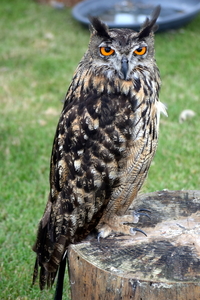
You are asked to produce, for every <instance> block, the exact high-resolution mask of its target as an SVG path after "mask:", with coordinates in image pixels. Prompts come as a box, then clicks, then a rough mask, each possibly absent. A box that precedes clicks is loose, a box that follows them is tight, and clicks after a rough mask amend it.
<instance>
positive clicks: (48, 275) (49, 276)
mask: <svg viewBox="0 0 200 300" xmlns="http://www.w3.org/2000/svg"><path fill="white" fill-rule="evenodd" d="M39 267H40V271H39ZM39 272H40V274H39V286H40V289H41V290H44V288H45V287H46V286H47V288H50V287H52V285H53V283H54V281H55V277H56V274H57V270H56V271H55V272H49V271H47V270H46V269H45V267H44V266H43V265H40V264H39V259H38V257H37V258H36V260H35V266H34V272H33V281H32V286H33V285H34V284H35V282H36V279H37V277H38V273H39Z"/></svg>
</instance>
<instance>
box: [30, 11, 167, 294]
mask: <svg viewBox="0 0 200 300" xmlns="http://www.w3.org/2000/svg"><path fill="white" fill-rule="evenodd" d="M159 12H160V8H159V7H158V8H157V9H156V10H155V13H154V16H153V17H152V19H151V20H148V19H147V20H146V22H145V24H144V25H143V27H142V29H141V30H140V32H139V33H138V32H135V31H133V30H130V29H111V30H109V29H108V28H107V26H106V25H105V24H103V23H101V22H100V21H99V20H98V19H96V18H92V19H91V23H92V34H91V40H90V44H89V47H88V51H87V52H86V54H85V55H84V57H83V59H82V60H81V62H80V63H79V65H78V68H77V70H76V72H75V75H74V77H73V79H72V83H71V85H70V87H69V90H68V92H67V95H66V99H65V103H64V107H63V111H62V113H61V117H60V120H59V123H58V127H57V131H56V134H55V139H54V143H53V150H52V158H51V171H50V194H49V199H48V203H47V206H46V210H45V213H44V216H43V218H42V220H41V221H40V224H39V229H38V237H37V240H36V244H35V246H34V251H35V252H36V253H37V260H36V266H35V272H34V281H35V279H36V277H37V272H38V266H39V267H40V287H41V289H43V288H44V286H45V285H46V284H47V285H51V284H52V283H53V281H54V278H55V275H56V272H57V269H58V267H59V265H60V262H61V260H62V257H63V255H64V253H65V251H66V250H67V247H68V245H69V244H70V243H77V242H80V241H82V240H83V239H84V238H86V237H87V235H88V234H89V233H90V232H91V231H92V230H94V229H95V228H96V229H97V230H98V232H99V237H102V238H105V237H107V236H108V235H109V234H110V233H111V232H113V231H117V232H123V233H128V234H131V230H130V227H128V226H127V225H125V224H123V222H126V221H134V216H130V215H129V216H126V215H125V213H126V211H127V209H128V208H129V206H130V204H131V203H132V201H133V200H134V198H135V197H136V196H137V193H138V191H139V190H140V188H141V186H142V184H143V182H144V180H145V178H146V176H147V173H148V170H149V167H150V164H151V161H152V158H153V156H154V154H155V151H156V147H157V139H158V125H159V115H160V111H162V110H163V111H165V110H164V106H163V105H162V104H161V103H160V102H159V99H158V97H159V89H160V76H159V71H158V68H157V66H156V62H155V58H154V37H153V32H154V31H155V29H156V25H155V22H156V19H157V17H158V15H159Z"/></svg>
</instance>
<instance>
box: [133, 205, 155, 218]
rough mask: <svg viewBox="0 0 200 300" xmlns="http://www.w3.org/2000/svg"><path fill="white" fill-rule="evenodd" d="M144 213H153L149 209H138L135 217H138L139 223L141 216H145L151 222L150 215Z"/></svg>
mask: <svg viewBox="0 0 200 300" xmlns="http://www.w3.org/2000/svg"><path fill="white" fill-rule="evenodd" d="M143 211H147V212H151V211H150V210H149V209H145V208H144V209H138V210H136V211H135V212H134V213H133V215H134V217H136V218H137V220H138V221H139V217H140V216H145V217H147V218H148V219H150V220H151V217H150V215H149V214H147V213H144V212H143Z"/></svg>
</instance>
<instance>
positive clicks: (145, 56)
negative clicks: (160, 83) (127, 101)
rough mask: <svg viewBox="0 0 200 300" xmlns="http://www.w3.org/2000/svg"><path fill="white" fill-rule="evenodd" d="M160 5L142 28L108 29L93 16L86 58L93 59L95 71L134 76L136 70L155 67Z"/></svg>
mask: <svg viewBox="0 0 200 300" xmlns="http://www.w3.org/2000/svg"><path fill="white" fill-rule="evenodd" d="M159 14H160V6H158V7H156V9H155V11H154V12H153V14H152V17H151V19H150V20H149V19H148V18H147V19H146V21H145V22H144V24H143V25H142V27H141V30H140V31H139V32H136V31H134V30H131V29H124V28H123V29H109V28H108V27H107V26H106V24H104V23H102V22H101V21H100V20H99V19H98V18H96V17H92V18H91V19H90V21H91V32H92V34H91V40H90V44H89V49H88V51H87V53H86V56H85V58H87V59H88V60H89V61H90V62H92V65H93V67H94V68H95V69H96V71H97V72H98V73H99V72H101V73H102V72H103V75H104V76H107V77H108V78H111V77H113V76H118V77H119V78H120V79H122V80H132V78H133V76H134V70H136V69H137V68H141V67H145V68H148V69H150V70H151V69H152V68H153V67H154V66H155V59H154V32H155V30H156V29H157V28H158V26H157V25H156V20H157V18H158V16H159Z"/></svg>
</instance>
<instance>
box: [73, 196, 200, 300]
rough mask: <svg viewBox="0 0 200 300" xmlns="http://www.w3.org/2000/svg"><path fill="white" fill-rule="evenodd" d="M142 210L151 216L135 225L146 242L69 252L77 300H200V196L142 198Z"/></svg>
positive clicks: (92, 244) (114, 240)
mask: <svg viewBox="0 0 200 300" xmlns="http://www.w3.org/2000/svg"><path fill="white" fill-rule="evenodd" d="M141 208H143V209H144V208H145V209H149V210H150V211H151V219H150V220H149V219H148V218H146V217H145V216H142V217H141V218H140V221H139V223H138V224H137V225H136V226H137V227H138V228H140V229H142V230H143V231H144V232H145V233H146V234H147V237H145V236H144V235H143V234H141V233H138V232H137V233H136V234H135V235H134V236H118V237H116V236H115V237H110V238H107V239H101V241H100V243H98V242H97V240H96V239H93V240H90V241H86V242H83V243H80V244H77V245H71V246H70V248H69V253H68V257H69V275H70V284H71V295H72V300H120V299H123V300H128V299H134V300H156V299H159V300H164V299H165V300H174V299H175V300H200V191H167V190H164V191H160V192H155V193H149V194H146V195H141V196H139V197H138V198H137V199H136V200H135V201H134V203H133V207H132V209H133V210H138V209H141ZM130 213H131V210H130Z"/></svg>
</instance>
